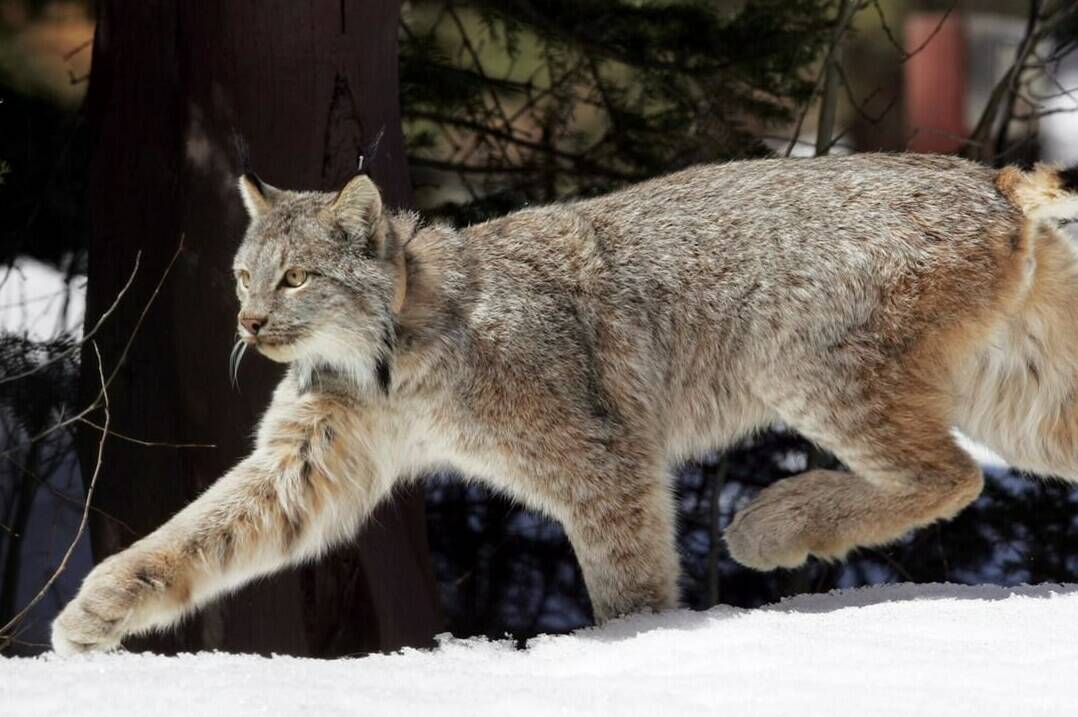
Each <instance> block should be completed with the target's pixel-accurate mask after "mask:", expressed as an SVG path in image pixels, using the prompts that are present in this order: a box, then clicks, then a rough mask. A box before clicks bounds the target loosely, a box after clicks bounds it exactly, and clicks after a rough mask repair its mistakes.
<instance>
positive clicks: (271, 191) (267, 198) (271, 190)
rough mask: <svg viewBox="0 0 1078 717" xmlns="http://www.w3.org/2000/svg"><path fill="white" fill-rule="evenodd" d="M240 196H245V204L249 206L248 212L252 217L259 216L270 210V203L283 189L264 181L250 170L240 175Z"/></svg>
mask: <svg viewBox="0 0 1078 717" xmlns="http://www.w3.org/2000/svg"><path fill="white" fill-rule="evenodd" d="M239 188H240V197H242V198H243V206H244V207H246V208H247V214H249V215H250V217H251V219H254V218H256V217H259V216H261V215H263V214H265V213H266V212H267V211H269V208H270V205H272V204H273V202H274V200H276V198H277V195H278V194H280V192H281V190H279V189H277V188H276V187H271V186H270V185H268V184H266V183H265V182H263V181H262V180H261V179H259V178H258V175H257V174H255V173H254V172H248V173H247V174H244V175H242V176H240V181H239Z"/></svg>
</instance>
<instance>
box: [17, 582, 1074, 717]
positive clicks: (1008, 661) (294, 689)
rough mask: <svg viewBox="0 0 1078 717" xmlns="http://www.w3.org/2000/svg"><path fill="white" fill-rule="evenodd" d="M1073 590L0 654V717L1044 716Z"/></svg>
mask: <svg viewBox="0 0 1078 717" xmlns="http://www.w3.org/2000/svg"><path fill="white" fill-rule="evenodd" d="M1076 677H1078V586H1059V585H1053V586H1038V587H1026V588H1017V589H1005V588H996V587H959V586H953V585H920V586H915V585H896V586H885V587H877V588H867V589H862V590H854V591H845V592H836V593H832V594H829V595H807V596H801V597H797V598H794V599H791V600H787V601H785V602H782V603H780V604H778V605H773V606H771V607H768V608H764V609H761V610H737V609H732V608H722V607H720V608H716V609H714V610H711V611H709V612H704V613H694V612H689V611H674V612H670V613H666V614H662V615H644V616H636V617H631V618H627V619H623V620H619V621H616V622H614V623H612V624H609V625H607V626H605V627H603V628H601V629H589V630H583V631H580V632H578V633H576V634H573V635H564V636H558V637H540V638H537V639H535V640H533V641H531V642H530V643H529V647H528V649H527V650H525V651H517V650H514V649H513V648H512V646H511V645H510V644H508V643H500V642H493V643H492V642H488V641H484V640H452V639H446V640H443V641H442V642H441V646H440V647H439V648H437V649H435V650H429V651H418V650H405V651H404V652H402V653H399V654H394V655H377V656H372V657H366V658H361V659H347V660H333V661H317V660H303V659H295V658H285V657H277V658H273V659H266V658H260V657H252V656H239V655H224V654H201V655H184V656H181V657H176V658H166V657H157V656H139V655H130V654H116V655H103V656H94V657H88V658H73V659H67V660H60V659H57V658H55V657H52V656H51V655H50V656H46V657H41V658H33V659H29V658H9V659H0V714H20V715H21V714H34V715H49V714H80V715H94V714H106V713H116V712H123V713H125V714H150V715H153V716H154V717H165V716H166V715H173V714H175V715H184V716H185V717H186V716H187V715H191V714H196V715H211V714H222V715H224V714H227V715H247V714H273V715H279V714H280V715H304V716H305V717H309V716H310V715H323V714H329V715H336V714H377V715H417V714H438V715H469V716H470V715H501V716H504V715H531V714H536V715H539V714H542V715H546V714H566V715H591V714H619V715H621V714H626V715H636V714H638V715H679V714H703V713H708V714H725V715H753V716H755V715H783V716H786V715H790V714H798V715H858V716H859V717H860V716H863V715H903V716H906V715H934V714H935V715H978V716H980V717H983V716H984V715H1015V714H1020V715H1023V716H1027V715H1049V714H1052V715H1061V714H1073V709H1074V706H1075V705H1076V704H1078V679H1075V678H1076Z"/></svg>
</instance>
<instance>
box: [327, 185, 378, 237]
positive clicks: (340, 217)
mask: <svg viewBox="0 0 1078 717" xmlns="http://www.w3.org/2000/svg"><path fill="white" fill-rule="evenodd" d="M329 210H330V212H331V213H332V214H333V216H334V218H335V219H336V220H337V223H338V224H339V225H340V227H341V228H342V229H344V230H345V231H346V232H347V233H348V234H349V236H353V237H367V236H370V234H371V233H372V232H373V231H374V230H375V229H376V228H377V227H378V220H379V219H380V218H381V217H382V195H381V194H380V193H379V192H378V187H376V186H374V182H372V181H371V179H370V177H368V176H366V175H364V174H360V175H357V176H355V177H353V178H352V179H351V180H349V182H348V184H346V185H344V188H343V189H341V191H340V192H338V193H337V196H336V198H334V200H333V202H332V203H330V205H329Z"/></svg>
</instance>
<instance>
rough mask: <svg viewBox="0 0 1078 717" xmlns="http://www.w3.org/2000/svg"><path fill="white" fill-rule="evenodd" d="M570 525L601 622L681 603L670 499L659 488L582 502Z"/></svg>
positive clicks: (654, 487) (569, 522)
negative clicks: (679, 601)
mask: <svg viewBox="0 0 1078 717" xmlns="http://www.w3.org/2000/svg"><path fill="white" fill-rule="evenodd" d="M571 510H572V517H571V518H569V519H566V520H565V529H566V533H567V534H568V536H569V540H570V542H571V543H572V545H573V550H574V552H575V553H576V557H577V560H578V561H579V563H580V568H581V570H582V571H583V573H584V582H585V583H586V585H587V588H588V596H589V597H590V598H591V604H592V609H593V611H594V613H595V620H596V622H604V621H606V620H609V619H611V618H614V617H617V616H618V615H625V614H629V613H632V612H638V611H641V610H648V609H650V610H664V609H667V608H672V607H676V606H677V603H678V574H679V566H678V555H677V548H676V536H675V532H674V519H673V507H672V504H671V498H670V496H669V495H668V494H667V493H666V491H665V490H664V488H663V487H661V485H660V484H659V483H658V481H656V484H655V485H653V486H649V487H647V488H641V490H640V491H639V493H629V492H627V491H625V492H621V493H619V494H618V497H614V496H612V495H605V496H602V497H594V498H592V499H590V500H585V501H581V502H580V503H579V504H577V505H575V506H573V507H572V509H571Z"/></svg>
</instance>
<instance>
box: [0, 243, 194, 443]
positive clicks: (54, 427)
mask: <svg viewBox="0 0 1078 717" xmlns="http://www.w3.org/2000/svg"><path fill="white" fill-rule="evenodd" d="M183 241H184V237H183V236H181V237H180V243H179V245H178V246H177V247H176V252H175V253H174V254H173V255H172V259H171V260H170V261H169V263H168V266H166V267H165V271H164V273H163V274H162V275H161V278H160V279H158V281H157V285H156V286H155V287H154V290H153V293H152V294H150V298H149V300H148V301H147V302H146V304H145V306H143V307H142V312H141V313H140V314H139V317H138V320H136V321H135V326H134V328H133V329H132V331H131V335H130V336H129V337H128V338H127V343H126V344H124V348H123V352H122V353H121V354H120V360H119V361H117V363H116V367H115V368H114V369H113V370H112V373H111V374H109V377H108V379H107V380H106V382H105V386H106V387H108V386H111V385H112V382H113V381H114V380H115V379H116V376H117V375H118V374H119V373H120V369H121V368H122V367H123V365H124V362H125V361H126V360H127V354H128V352H129V351H130V350H131V346H132V344H134V343H135V337H137V336H138V332H139V329H140V328H141V327H142V322H143V321H144V320H145V319H146V314H147V313H149V311H150V307H151V306H153V303H154V300H155V299H156V298H157V295H158V294H159V293H160V292H161V287H162V286H163V285H164V283H165V280H166V279H167V278H168V275H169V274H170V273H171V272H172V267H173V265H175V263H176V259H178V258H179V256H180V252H182V251H183ZM104 393H105V391H104V389H103V390H102V391H100V392H98V394H97V396H96V397H95V398H94V400H93V401H91V402H90V405H89V406H87V407H86V408H84V409H82V410H81V411H79V412H78V413H76V414H75V415H73V416H71V417H70V418H66V419H63V420H61V421H58V422H57V423H55V424H53V425H52V426H51V427H49V428H46V429H45V430H43V431H41V432H40V433H38V434H37V435H35V436H33V437H31V438H30V439H29V440H28V441H26V443H34V442H35V441H39V440H41V439H42V438H44V437H45V436H47V435H49V434H51V433H53V432H55V431H58V430H60V429H62V428H65V427H67V426H70V425H72V424H73V423H76V422H77V421H79V420H80V419H82V418H85V417H86V416H88V415H90V414H91V413H93V412H94V411H95V410H96V409H97V408H98V406H99V405H100V403H101V400H102V398H103V396H104ZM16 450H19V446H16V447H14V448H9V449H8V450H6V451H3V452H2V453H0V456H6V455H8V454H10V453H13V452H15V451H16Z"/></svg>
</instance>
